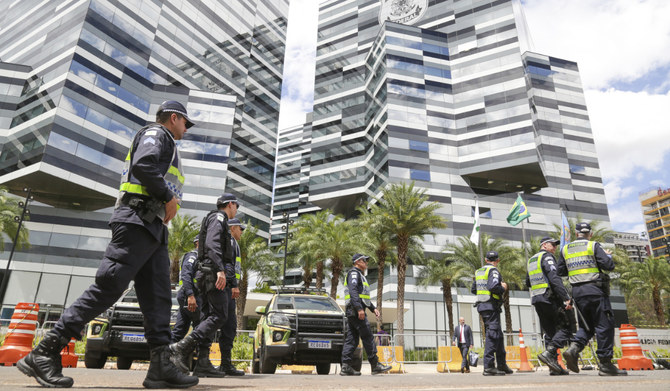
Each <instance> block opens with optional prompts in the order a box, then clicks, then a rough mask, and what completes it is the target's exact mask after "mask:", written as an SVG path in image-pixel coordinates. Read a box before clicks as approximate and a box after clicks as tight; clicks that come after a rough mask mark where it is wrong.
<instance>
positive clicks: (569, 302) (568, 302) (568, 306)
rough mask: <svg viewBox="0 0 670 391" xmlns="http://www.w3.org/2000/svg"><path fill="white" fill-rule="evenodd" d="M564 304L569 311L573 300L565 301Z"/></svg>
mask: <svg viewBox="0 0 670 391" xmlns="http://www.w3.org/2000/svg"><path fill="white" fill-rule="evenodd" d="M563 304H564V305H565V310H566V311H569V310H571V309H572V300H568V301H566V302H563Z"/></svg>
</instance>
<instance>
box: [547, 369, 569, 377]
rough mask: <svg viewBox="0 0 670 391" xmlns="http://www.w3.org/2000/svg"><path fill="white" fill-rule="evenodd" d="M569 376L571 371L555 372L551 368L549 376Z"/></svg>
mask: <svg viewBox="0 0 670 391" xmlns="http://www.w3.org/2000/svg"><path fill="white" fill-rule="evenodd" d="M569 374H570V371H568V370H567V369H563V368H561V370H560V371H554V370H553V369H551V368H549V376H565V375H569Z"/></svg>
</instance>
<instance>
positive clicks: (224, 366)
mask: <svg viewBox="0 0 670 391" xmlns="http://www.w3.org/2000/svg"><path fill="white" fill-rule="evenodd" d="M219 371H221V372H223V373H225V374H226V375H227V376H244V371H240V370H239V369H237V368H235V366H234V365H233V363H232V362H231V361H230V359H229V358H222V359H221V365H219Z"/></svg>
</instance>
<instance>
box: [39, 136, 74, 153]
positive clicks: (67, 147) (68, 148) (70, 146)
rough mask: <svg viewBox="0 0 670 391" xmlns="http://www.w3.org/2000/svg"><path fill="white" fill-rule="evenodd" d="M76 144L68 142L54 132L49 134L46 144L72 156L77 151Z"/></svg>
mask: <svg viewBox="0 0 670 391" xmlns="http://www.w3.org/2000/svg"><path fill="white" fill-rule="evenodd" d="M77 144H78V143H76V142H74V141H72V140H70V139H69V138H67V137H65V136H61V135H60V134H58V133H56V132H51V134H49V142H48V143H47V145H51V146H52V147H55V148H58V149H60V150H62V151H65V152H67V153H70V154H72V155H74V153H75V151H76V150H77Z"/></svg>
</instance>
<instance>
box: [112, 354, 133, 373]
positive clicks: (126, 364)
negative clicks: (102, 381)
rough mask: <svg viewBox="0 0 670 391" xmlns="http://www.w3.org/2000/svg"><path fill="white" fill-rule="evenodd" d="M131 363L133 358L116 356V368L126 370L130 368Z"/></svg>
mask: <svg viewBox="0 0 670 391" xmlns="http://www.w3.org/2000/svg"><path fill="white" fill-rule="evenodd" d="M131 365H133V359H132V358H128V357H117V358H116V369H121V370H127V369H130V366H131Z"/></svg>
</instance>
